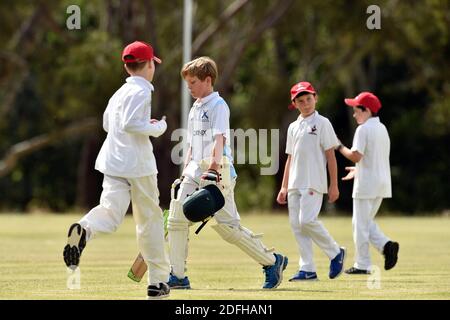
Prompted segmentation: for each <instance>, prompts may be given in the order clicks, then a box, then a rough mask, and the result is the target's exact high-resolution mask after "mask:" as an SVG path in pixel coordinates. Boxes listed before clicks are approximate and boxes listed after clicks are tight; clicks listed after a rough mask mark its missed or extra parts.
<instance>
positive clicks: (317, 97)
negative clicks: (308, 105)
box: [314, 93, 319, 103]
mask: <svg viewBox="0 0 450 320" xmlns="http://www.w3.org/2000/svg"><path fill="white" fill-rule="evenodd" d="M314 100H316V103H317V102H318V101H319V95H318V94H317V93H316V94H315V95H314Z"/></svg>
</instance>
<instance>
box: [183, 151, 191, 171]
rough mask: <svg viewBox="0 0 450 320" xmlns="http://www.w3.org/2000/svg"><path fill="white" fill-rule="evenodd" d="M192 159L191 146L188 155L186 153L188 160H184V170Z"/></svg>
mask: <svg viewBox="0 0 450 320" xmlns="http://www.w3.org/2000/svg"><path fill="white" fill-rule="evenodd" d="M191 158H192V147H191V146H189V148H188V150H187V153H186V158H185V159H184V167H183V170H184V169H186V167H187V165H188V164H189V162H190V161H191Z"/></svg>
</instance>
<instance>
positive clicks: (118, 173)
mask: <svg viewBox="0 0 450 320" xmlns="http://www.w3.org/2000/svg"><path fill="white" fill-rule="evenodd" d="M153 90H154V88H153V85H152V84H151V83H150V82H148V81H147V80H146V79H144V78H142V77H137V76H133V77H128V78H127V79H126V83H125V84H124V85H122V87H121V88H119V90H117V91H116V92H115V93H114V95H113V96H112V97H111V99H110V100H109V102H108V106H107V107H106V110H105V112H104V114H103V129H104V130H105V131H106V132H108V135H107V136H106V140H105V141H104V142H103V145H102V148H101V149H100V152H99V154H98V157H97V160H96V162H95V169H97V170H98V171H100V172H102V173H103V174H107V175H111V176H115V177H124V178H137V177H144V176H149V175H153V174H157V173H158V170H157V168H156V160H155V156H154V155H153V146H152V143H151V142H150V139H149V136H153V137H158V136H160V135H161V134H163V133H164V131H165V130H166V129H167V124H166V122H165V121H159V122H158V123H155V124H150V119H151V99H152V91H153Z"/></svg>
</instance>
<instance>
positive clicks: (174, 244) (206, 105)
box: [169, 92, 275, 279]
mask: <svg viewBox="0 0 450 320" xmlns="http://www.w3.org/2000/svg"><path fill="white" fill-rule="evenodd" d="M229 119H230V109H229V107H228V105H227V103H226V102H225V100H224V99H223V98H222V97H220V95H219V94H218V93H217V92H213V93H211V94H210V95H208V96H206V97H204V98H201V99H197V100H196V101H195V102H194V105H193V107H192V108H191V110H190V112H189V118H188V136H187V141H188V144H189V146H190V147H192V159H191V161H190V162H189V164H188V165H187V166H186V168H185V170H184V171H183V176H184V177H185V178H184V179H183V181H182V183H181V185H180V189H179V191H178V194H177V200H178V201H180V203H182V202H183V201H184V200H185V198H186V197H187V196H189V195H191V194H192V193H194V192H195V191H196V190H198V188H199V182H200V176H201V175H202V173H203V172H202V170H201V169H200V161H201V160H202V159H205V158H209V157H211V154H212V149H213V146H214V136H216V135H218V134H222V135H223V136H224V137H225V138H226V142H225V145H224V155H225V156H226V157H228V158H229V160H230V163H231V162H232V160H233V157H232V155H231V149H230V122H229V121H230V120H229ZM230 171H231V172H230V175H231V179H232V185H231V190H230V192H228V193H226V194H225V195H224V197H225V205H224V207H223V208H222V209H221V210H219V211H218V212H216V214H215V215H214V218H215V220H216V222H217V223H218V225H219V226H220V227H219V228H218V230H219V231H218V230H216V229H215V230H216V231H217V232H218V233H219V234H220V235H221V236H222V237H223V235H222V234H221V232H220V231H221V230H222V229H221V228H223V226H230V227H231V230H234V231H232V232H234V235H236V236H234V235H231V236H230V237H229V239H226V240H227V241H229V240H230V241H229V242H231V243H234V244H235V245H237V246H238V247H239V248H241V249H242V250H243V251H244V252H246V253H247V254H248V255H249V256H250V257H251V258H253V259H255V260H256V261H257V262H258V263H260V264H262V265H273V264H274V263H275V256H274V255H273V254H272V253H271V252H269V250H267V251H265V249H266V248H265V247H264V246H262V245H261V244H260V242H259V240H255V241H253V238H255V239H256V238H257V236H255V235H254V234H253V233H252V232H251V231H250V230H248V229H246V228H244V227H242V226H240V216H239V213H238V210H237V208H236V203H235V201H234V186H235V184H236V176H237V175H236V171H235V169H234V167H233V165H231V167H230ZM172 221H176V226H175V222H174V224H173V225H174V227H173V229H172V227H171V223H172ZM183 225H184V226H183ZM188 225H189V226H190V225H191V223H190V222H189V221H188V220H187V219H186V217H185V216H184V215H183V214H182V213H181V214H180V213H179V212H174V210H172V211H171V213H170V216H169V251H170V263H171V267H172V272H173V274H174V275H175V276H177V277H178V278H179V279H182V278H184V274H185V271H186V259H187V252H188V248H187V243H188V231H187V228H188ZM213 228H214V227H213ZM242 230H245V231H242ZM225 233H227V232H225ZM227 235H228V234H227ZM239 237H240V238H239ZM246 237H247V238H246ZM225 238H226V236H225ZM238 238H239V239H241V238H245V241H248V242H251V243H250V244H249V243H247V242H246V243H245V244H244V246H245V248H243V247H242V243H241V242H243V241H244V240H242V241H240V240H239V239H238ZM233 241H234V242H233ZM179 248H181V249H179ZM183 248H184V249H183ZM255 248H258V249H259V250H258V249H255ZM255 251H257V252H255Z"/></svg>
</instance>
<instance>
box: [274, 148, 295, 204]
mask: <svg viewBox="0 0 450 320" xmlns="http://www.w3.org/2000/svg"><path fill="white" fill-rule="evenodd" d="M291 159H292V157H291V155H290V154H289V155H288V158H287V160H286V164H285V166H284V174H283V182H282V183H281V189H280V192H278V196H277V202H278V203H279V204H286V203H287V201H286V198H287V191H288V185H289V171H290V168H291Z"/></svg>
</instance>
